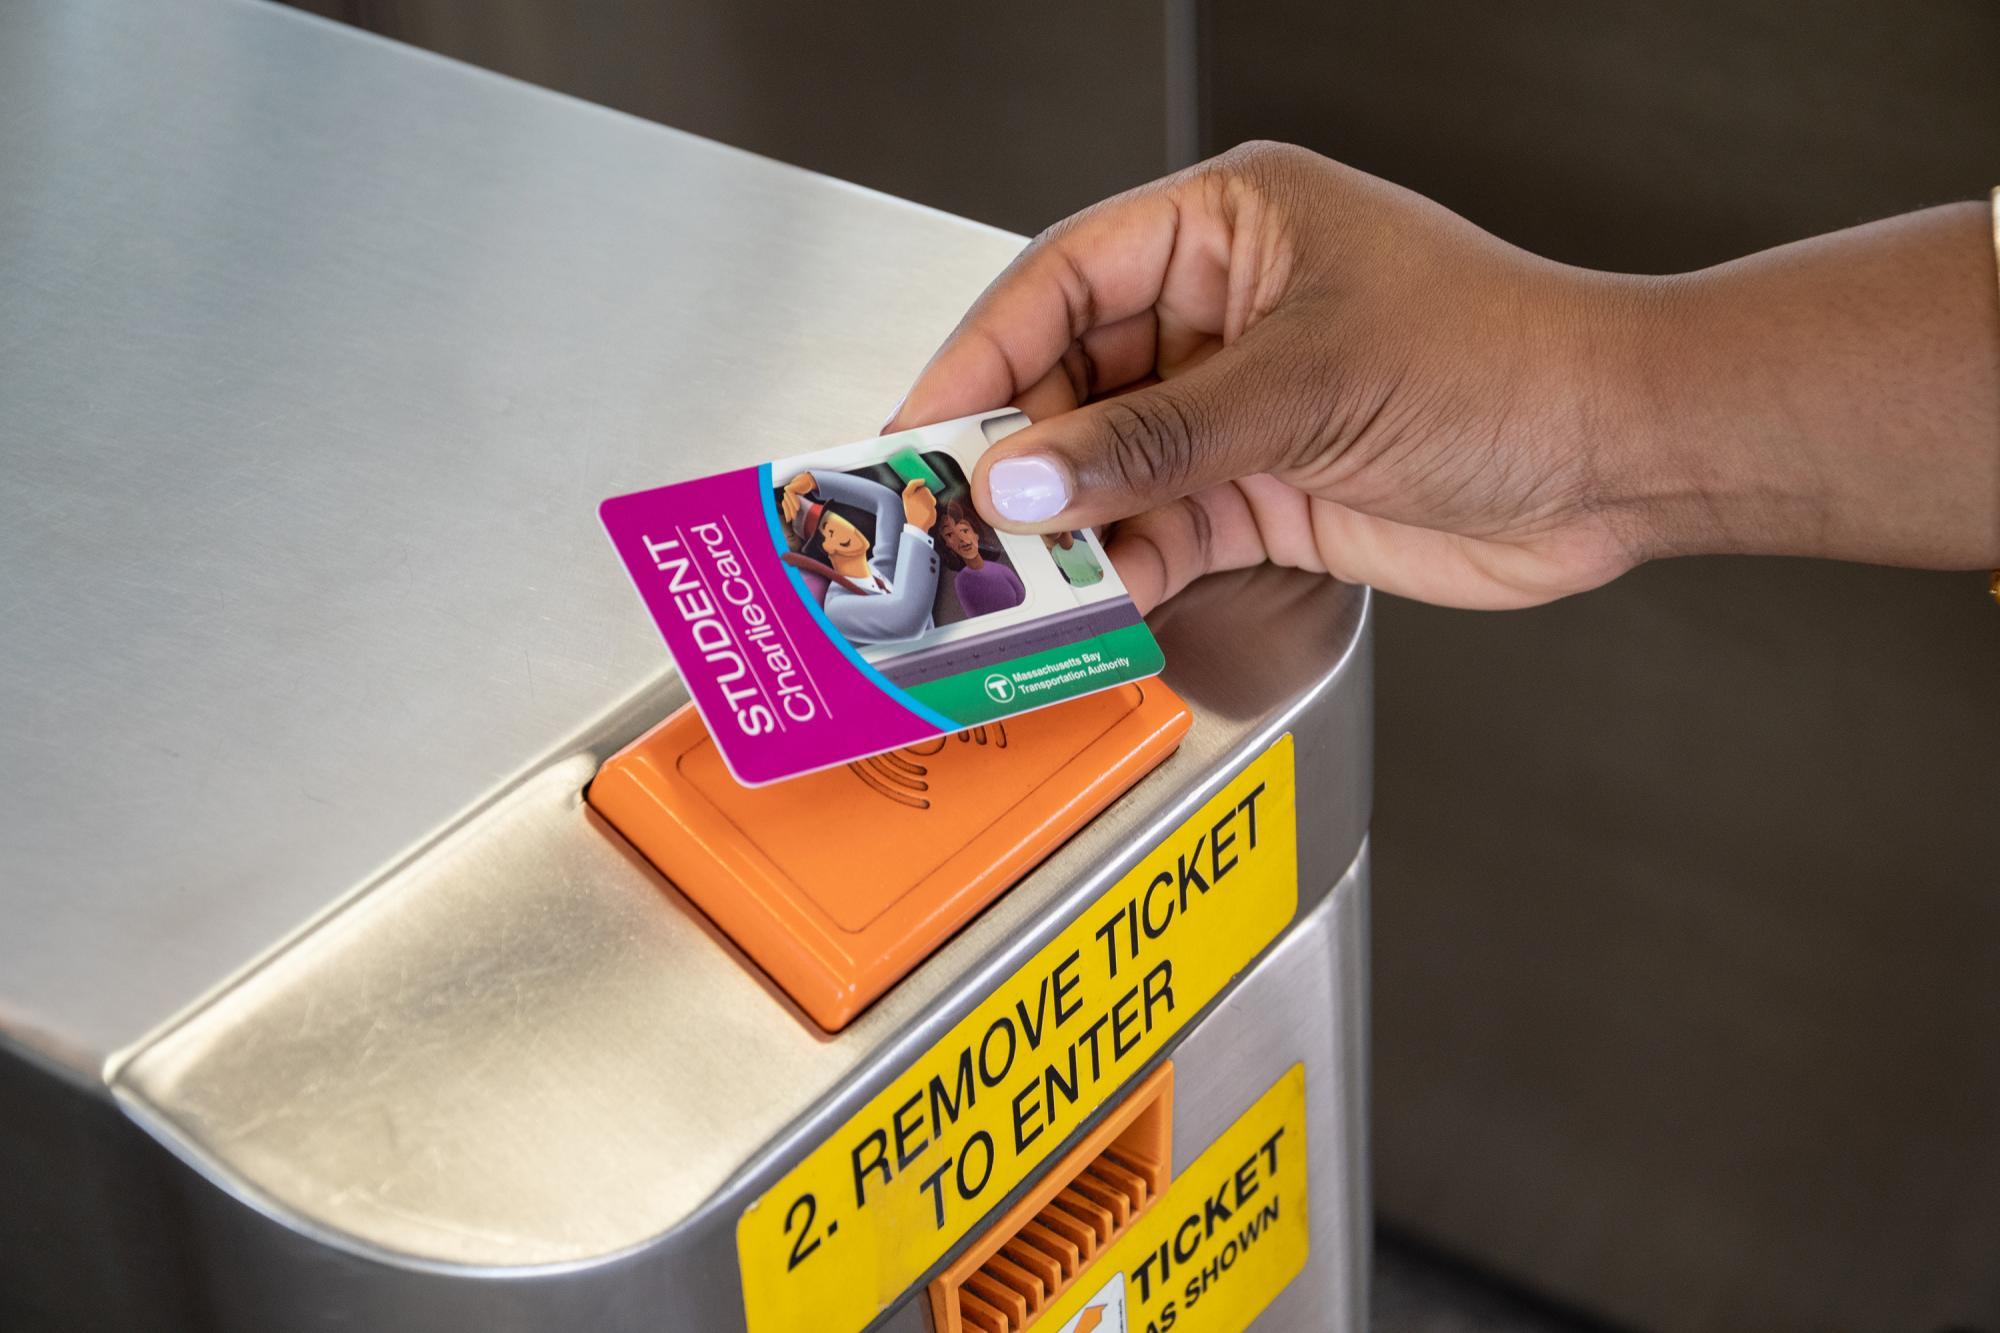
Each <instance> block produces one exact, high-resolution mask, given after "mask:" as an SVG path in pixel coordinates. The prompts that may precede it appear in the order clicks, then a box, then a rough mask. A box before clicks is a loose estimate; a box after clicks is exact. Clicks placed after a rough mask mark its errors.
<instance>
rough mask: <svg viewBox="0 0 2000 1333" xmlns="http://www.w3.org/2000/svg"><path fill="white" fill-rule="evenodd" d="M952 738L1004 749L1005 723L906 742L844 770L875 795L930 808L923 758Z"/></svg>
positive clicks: (963, 742)
mask: <svg viewBox="0 0 2000 1333" xmlns="http://www.w3.org/2000/svg"><path fill="white" fill-rule="evenodd" d="M952 741H957V742H959V743H961V744H964V745H990V746H992V747H993V748H994V749H996V750H1004V749H1006V748H1007V725H1006V724H1005V723H1004V722H988V723H985V724H983V725H981V726H977V727H971V728H968V729H967V730H965V731H960V732H955V733H953V734H952V735H949V736H939V737H938V738H937V739H936V740H929V741H924V742H922V743H920V744H917V745H906V746H904V747H903V748H902V749H900V750H891V751H889V752H888V753H887V754H878V755H871V756H869V757H868V758H866V759H858V760H856V761H855V762H853V763H851V764H849V765H848V766H847V771H848V772H850V773H852V774H854V776H855V777H857V778H860V779H861V781H862V783H863V784H864V785H865V786H867V788H868V789H869V790H870V791H873V792H875V793H876V794H877V795H880V796H886V797H888V798H889V799H890V800H892V801H894V802H896V804H898V805H907V806H909V807H910V808H911V809H913V810H928V809H930V808H931V798H930V796H929V794H928V793H929V792H930V789H931V783H930V775H931V768H930V765H929V764H927V763H925V762H924V761H925V760H926V759H929V758H931V757H932V756H934V755H936V754H938V753H940V752H941V751H942V750H943V749H944V747H945V746H946V745H947V744H949V743H951V742H952Z"/></svg>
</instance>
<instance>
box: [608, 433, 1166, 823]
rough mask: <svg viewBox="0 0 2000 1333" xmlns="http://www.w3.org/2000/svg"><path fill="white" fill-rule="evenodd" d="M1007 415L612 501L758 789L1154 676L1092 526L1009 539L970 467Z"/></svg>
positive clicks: (684, 663)
mask: <svg viewBox="0 0 2000 1333" xmlns="http://www.w3.org/2000/svg"><path fill="white" fill-rule="evenodd" d="M1027 424H1028V419H1027V418H1026V417H1025V416H1023V415H1021V414H1020V413H1019V412H1015V411H1011V410H1006V411H1000V412H988V413H984V414H982V415H979V416H973V417H964V418H961V419H960V420H957V421H947V422H943V423H941V424H939V425H936V426H926V427H924V428H923V429H922V430H915V431H906V432H904V433H902V434H899V435H890V436H884V437H882V438H880V439H874V440H864V441H861V442H860V443H857V444H849V445H843V446H841V447H839V448H836V449H827V450H822V451H821V452H818V453H813V454H806V455H802V456H800V457H797V458H787V459H781V460H779V461H778V462H775V463H770V464H766V465H765V466H763V467H750V468H743V469H740V470H738V471H735V472H725V473H722V474H720V475H718V476H713V477H703V478H701V479H699V480H697V481H688V482H681V483H679V484H677V485H673V486H661V487H659V488H657V489H655V490H650V491H638V492H635V493H633V494H631V495H620V496H617V497H615V498H613V499H610V500H606V501H605V502H604V504H603V505H602V506H601V507H600V508H599V511H598V512H599V514H600V516H601V517H602V518H603V520H604V527H605V530H606V531H607V532H609V533H610V535H611V541H612V544H613V545H614V546H615V547H617V549H618V554H619V557H620V558H621V559H623V560H624V562H625V568H626V570H627V571H628V572H629V573H630V574H631V576H632V581H633V582H634V583H635V584H637V585H638V588H639V595H640V597H641V598H643V599H644V600H645V603H646V608H647V610H649V611H651V612H652V615H653V620H654V622H655V623H656V624H657V625H658V626H659V628H660V634H661V636H662V637H663V638H665V639H666V642H667V649H668V651H669V652H671V653H672V654H673V658H674V665H675V666H677V667H678V668H679V669H680V673H681V677H682V679H683V680H684V681H685V682H686V683H687V687H688V693H689V695H690V696H691V697H692V698H693V699H694V702H695V706H696V707H697V708H698V709H700V710H701V716H702V720H703V721H704V722H706V723H707V724H708V730H709V734H710V735H712V736H713V737H714V738H715V743H716V746H717V748H719V749H720V750H721V752H722V756H723V758H724V759H725V760H727V761H728V764H729V768H730V771H731V772H733V773H734V774H735V775H736V777H737V779H738V780H739V781H741V782H743V783H745V784H748V785H751V786H758V785H762V784H763V783H767V782H775V781H777V780H779V779H781V778H789V777H796V776H797V775H799V774H801V773H810V772H812V771H814V770H815V769H821V768H827V767H830V766H831V765H834V764H843V763H848V762H850V761H852V760H856V759H863V758H866V757H868V756H869V755H874V754H880V753H882V752H883V751H885V750H894V749H897V748H899V747H901V746H905V745H912V744H915V743H917V742H919V741H925V740H929V739H931V738H932V737H935V736H940V735H945V734H948V733H951V732H954V731H959V730H962V729H964V728H967V727H972V726H977V725H978V724H980V723H984V722H992V721H994V720H996V719H999V718H1003V717H1009V716H1012V715H1013V714H1015V713H1024V712H1027V711H1028V710H1030V709H1034V708H1041V707H1044V706H1045V705H1048V704H1053V703H1061V702H1062V701H1063V700H1065V699H1074V698H1076V697H1077V696H1078V695H1083V694H1090V693H1093V692H1094V691H1097V690H1102V689H1109V688H1110V687H1111V686H1114V685H1121V684H1124V683H1125V682H1127V681H1132V680H1139V679H1142V678H1144V677H1146V676H1151V675H1154V674H1156V673H1158V671H1159V670H1160V665H1161V660H1160V648H1159V645H1158V644H1157V643H1155V642H1154V640H1153V635H1152V631H1151V630H1149V629H1147V628H1146V624H1145V622H1144V621H1143V620H1141V619H1140V617H1139V611H1138V608H1137V607H1136V606H1134V605H1133V604H1132V599H1131V597H1130V596H1129V595H1128V594H1127V593H1126V591H1125V586H1124V584H1122V583H1121V582H1119V579H1118V574H1117V571H1116V570H1114V569H1113V568H1112V567H1111V562H1110V561H1109V560H1107V559H1105V556H1104V548H1103V547H1102V546H1101V545H1099V544H1098V540H1097V537H1096V536H1095V534H1093V533H1090V532H1084V531H1079V532H1064V533H1057V534H1051V535H1048V536H1043V537H1022V536H1016V535H1012V534H1008V533H1000V532H996V531H994V530H993V529H992V528H990V527H988V526H987V524H986V522H985V520H984V519H982V518H980V517H979V515H978V514H977V513H976V512H975V511H974V509H973V505H972V491H971V486H970V484H969V483H968V480H967V478H968V477H969V476H970V475H971V472H972V466H973V463H974V462H975V461H976V460H977V459H978V457H979V454H980V452H981V451H982V450H984V449H985V448H986V446H987V445H989V444H991V443H993V442H994V441H996V440H999V439H1002V438H1004V437H1005V436H1007V435H1009V434H1012V433H1013V432H1014V431H1016V430H1019V429H1020V428H1021V427H1023V426H1025V425H1027Z"/></svg>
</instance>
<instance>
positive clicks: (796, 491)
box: [778, 472, 818, 523]
mask: <svg viewBox="0 0 2000 1333" xmlns="http://www.w3.org/2000/svg"><path fill="white" fill-rule="evenodd" d="M817 484H818V483H816V482H815V481H814V480H813V474H812V473H810V472H801V473H799V475H798V476H796V477H793V478H792V479H791V480H790V481H788V482H786V483H785V489H784V492H783V494H781V495H780V496H779V497H778V513H779V515H780V516H781V517H782V518H783V519H784V520H785V522H787V523H790V522H791V521H792V520H793V519H795V518H797V517H798V516H799V510H800V509H802V508H804V507H805V498H806V496H808V495H810V494H812V492H813V488H814V487H815V486H816V485H817Z"/></svg>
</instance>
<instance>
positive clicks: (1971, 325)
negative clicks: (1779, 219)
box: [1614, 203, 2000, 569]
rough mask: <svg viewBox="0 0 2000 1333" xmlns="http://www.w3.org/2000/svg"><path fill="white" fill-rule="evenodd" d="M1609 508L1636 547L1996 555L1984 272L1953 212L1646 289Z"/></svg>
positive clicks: (1993, 317) (1967, 227)
mask: <svg viewBox="0 0 2000 1333" xmlns="http://www.w3.org/2000/svg"><path fill="white" fill-rule="evenodd" d="M1634 305H1635V308H1638V309H1640V310H1642V313H1638V314H1637V315H1636V316H1635V317H1634V318H1633V320H1632V321H1631V326H1630V327H1631V331H1632V336H1631V338H1630V340H1629V341H1627V342H1625V343H1624V344H1623V346H1624V348H1625V351H1626V353H1627V354H1629V355H1630V356H1631V358H1632V359H1633V361H1634V362H1635V365H1634V368H1633V369H1634V374H1633V377H1632V379H1633V383H1634V384H1636V385H1638V386H1640V387H1639V392H1638V395H1637V397H1636V399H1635V401H1634V403H1633V405H1632V414H1633V416H1634V418H1635V420H1634V422H1633V424H1632V426H1631V428H1630V431H1629V438H1630V441H1631V443H1630V444H1629V445H1628V446H1626V447H1624V448H1622V449H1621V450H1620V451H1619V452H1618V455H1617V457H1618V460H1619V463H1620V466H1619V467H1618V468H1616V469H1614V473H1615V475H1616V476H1617V477H1618V478H1619V481H1618V486H1617V488H1621V489H1623V490H1624V491H1625V492H1626V494H1625V495H1623V496H1621V497H1619V499H1618V500H1617V501H1616V503H1619V504H1621V505H1622V506H1624V507H1626V508H1628V509H1630V510H1632V511H1633V512H1635V513H1639V514H1643V515H1644V518H1643V522H1642V527H1643V528H1644V530H1645V533H1646V537H1645V539H1644V540H1645V541H1646V543H1647V544H1648V545H1649V546H1650V548H1651V553H1653V554H1689V553H1698V552H1739V553H1756V554H1789V555H1812V556H1827V557H1834V558H1840V559H1849V560H1863V561H1871V562H1876V563H1883V564H1898V565H1912V566H1920V567H1925V568H1934V569H1969V568H1980V567H1991V566H1994V565H2000V283H1996V277H1995V261H1994V253H1993V234H1992V223H1991V215H1990V213H1989V211H1988V209H1987V207H1986V206H1985V205H1984V204H1976V203H1966V204H1953V205H1948V206H1945V207H1942V208H1934V209H1930V210H1927V211H1925V212H1922V213H1915V214H1910V215H1908V216H1906V217H1900V218H1894V219H1890V220H1888V221H1885V222H1878V223H1874V224H1871V225H1868V226H1865V227H1856V228H1854V229H1852V230H1849V231H1844V232H1838V233H1835V234H1833V235H1830V236H1823V237H1819V238H1816V239H1813V240H1810V241H1802V242H1800V243H1798V244H1795V245H1788V246H1784V247H1781V248H1779V249H1776V250H1770V251H1766V252H1764V253H1762V254H1759V255H1753V256H1751V257H1750V258H1747V259H1743V260H1739V261H1737V262H1735V263H1731V264H1725V265H1722V266H1721V267H1718V268H1714V269H1708V270H1705V271H1703V272H1700V273H1695V274H1689V275H1687V276H1685V277H1680V278H1671V279H1665V280H1662V282H1661V284H1660V285H1659V286H1658V287H1657V288H1656V289H1654V291H1653V292H1652V293H1651V294H1650V295H1649V296H1648V297H1647V298H1646V299H1643V300H1641V301H1639V302H1636V303H1634Z"/></svg>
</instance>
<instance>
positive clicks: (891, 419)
mask: <svg viewBox="0 0 2000 1333" xmlns="http://www.w3.org/2000/svg"><path fill="white" fill-rule="evenodd" d="M909 401H910V395H908V394H904V395H903V396H902V397H901V398H898V399H897V400H896V405H895V406H894V407H892V408H890V409H889V415H888V416H886V417H883V418H882V429H880V430H878V431H876V432H875V433H876V434H877V435H887V434H888V433H889V427H891V426H893V425H895V424H896V418H897V417H899V416H901V415H903V404H904V403H907V402H909Z"/></svg>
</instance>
